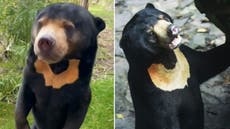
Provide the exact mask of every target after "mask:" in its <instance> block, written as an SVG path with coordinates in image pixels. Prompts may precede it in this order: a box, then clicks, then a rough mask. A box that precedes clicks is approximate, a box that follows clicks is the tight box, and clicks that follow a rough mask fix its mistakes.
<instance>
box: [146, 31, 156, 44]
mask: <svg viewBox="0 0 230 129" xmlns="http://www.w3.org/2000/svg"><path fill="white" fill-rule="evenodd" d="M148 41H149V42H150V43H156V41H157V36H156V35H155V34H154V33H153V32H152V33H151V34H150V35H149V37H148Z"/></svg>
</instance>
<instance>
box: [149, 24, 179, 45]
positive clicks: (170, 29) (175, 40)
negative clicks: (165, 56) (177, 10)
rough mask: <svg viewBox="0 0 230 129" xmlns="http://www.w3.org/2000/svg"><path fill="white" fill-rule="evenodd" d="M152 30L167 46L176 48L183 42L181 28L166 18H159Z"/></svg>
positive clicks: (162, 43)
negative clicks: (180, 33)
mask: <svg viewBox="0 0 230 129" xmlns="http://www.w3.org/2000/svg"><path fill="white" fill-rule="evenodd" d="M150 30H151V31H152V32H154V33H155V34H156V36H157V39H158V42H159V43H160V44H161V45H162V46H163V47H166V48H169V49H175V48H177V47H178V46H179V44H180V43H181V37H180V35H179V28H178V27H176V26H175V25H173V24H172V23H171V22H168V21H166V20H159V21H158V22H157V23H156V24H155V25H153V26H152V27H151V28H150Z"/></svg>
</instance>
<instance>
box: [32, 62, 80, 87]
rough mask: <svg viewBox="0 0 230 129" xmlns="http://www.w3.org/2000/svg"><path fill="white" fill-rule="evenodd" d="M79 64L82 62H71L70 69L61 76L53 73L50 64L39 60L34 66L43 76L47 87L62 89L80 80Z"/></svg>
mask: <svg viewBox="0 0 230 129" xmlns="http://www.w3.org/2000/svg"><path fill="white" fill-rule="evenodd" d="M79 63H80V60H76V59H71V60H69V66H68V68H67V69H66V70H65V71H63V72H62V73H59V74H55V73H53V71H52V69H51V68H50V66H49V64H47V63H46V62H44V61H42V60H39V59H37V60H36V61H35V63H34V66H35V69H36V72H37V73H40V74H42V75H43V77H44V79H45V85H46V86H51V87H53V88H55V89H60V88H61V87H62V86H64V85H65V84H71V83H74V82H75V81H76V80H77V79H78V77H79V69H78V67H79Z"/></svg>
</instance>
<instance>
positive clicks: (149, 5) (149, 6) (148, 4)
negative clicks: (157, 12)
mask: <svg viewBox="0 0 230 129" xmlns="http://www.w3.org/2000/svg"><path fill="white" fill-rule="evenodd" d="M145 8H149V9H155V6H154V5H153V4H151V3H147V4H146V6H145Z"/></svg>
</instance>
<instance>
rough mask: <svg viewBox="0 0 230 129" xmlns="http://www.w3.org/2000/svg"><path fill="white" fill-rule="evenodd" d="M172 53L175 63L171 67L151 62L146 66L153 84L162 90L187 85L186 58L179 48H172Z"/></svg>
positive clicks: (187, 70) (187, 67)
mask: <svg viewBox="0 0 230 129" xmlns="http://www.w3.org/2000/svg"><path fill="white" fill-rule="evenodd" d="M174 53H175V55H176V58H177V63H176V66H175V67H174V68H173V69H166V68H165V67H164V65H162V64H152V65H151V66H150V67H149V68H148V74H149V76H150V78H151V80H152V82H153V83H154V85H155V86H156V87H158V88H160V89H161V90H164V91H173V90H176V89H183V88H185V86H187V85H188V84H187V80H188V78H189V77H190V70H189V64H188V62H187V59H186V58H185V56H184V55H183V53H182V52H181V51H180V50H179V49H176V50H174Z"/></svg>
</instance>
